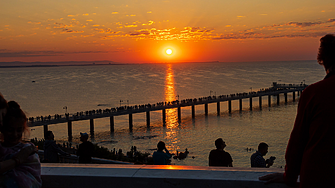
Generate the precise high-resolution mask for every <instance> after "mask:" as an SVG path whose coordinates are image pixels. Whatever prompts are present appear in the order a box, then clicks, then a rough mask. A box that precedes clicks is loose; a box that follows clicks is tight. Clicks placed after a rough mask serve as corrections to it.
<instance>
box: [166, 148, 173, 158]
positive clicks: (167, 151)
mask: <svg viewBox="0 0 335 188" xmlns="http://www.w3.org/2000/svg"><path fill="white" fill-rule="evenodd" d="M165 153H166V155H167V156H168V157H169V158H171V157H172V155H171V154H170V152H169V150H168V149H166V148H165Z"/></svg>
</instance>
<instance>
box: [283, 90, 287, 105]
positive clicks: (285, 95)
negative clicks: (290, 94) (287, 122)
mask: <svg viewBox="0 0 335 188" xmlns="http://www.w3.org/2000/svg"><path fill="white" fill-rule="evenodd" d="M284 97H285V104H287V93H284Z"/></svg>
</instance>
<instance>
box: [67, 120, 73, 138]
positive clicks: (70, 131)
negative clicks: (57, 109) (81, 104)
mask: <svg viewBox="0 0 335 188" xmlns="http://www.w3.org/2000/svg"><path fill="white" fill-rule="evenodd" d="M67 135H68V139H69V141H71V140H72V121H68V122H67Z"/></svg>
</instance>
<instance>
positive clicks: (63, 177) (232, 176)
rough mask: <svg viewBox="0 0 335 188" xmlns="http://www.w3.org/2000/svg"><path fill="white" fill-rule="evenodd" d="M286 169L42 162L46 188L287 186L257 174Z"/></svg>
mask: <svg viewBox="0 0 335 188" xmlns="http://www.w3.org/2000/svg"><path fill="white" fill-rule="evenodd" d="M274 172H283V169H271V168H270V169H258V168H236V167H234V168H228V167H197V166H173V165H166V166H158V165H119V164H42V180H43V187H44V188H105V187H114V188H115V187H120V188H128V187H129V188H134V187H135V188H151V187H152V188H156V187H157V188H171V187H173V188H188V187H190V188H198V187H199V188H210V187H215V188H217V187H224V188H235V187H245V188H254V187H255V188H256V187H257V188H263V187H264V188H286V187H287V186H286V185H285V184H270V185H264V182H262V181H259V180H258V177H260V176H263V175H265V174H269V173H274Z"/></svg>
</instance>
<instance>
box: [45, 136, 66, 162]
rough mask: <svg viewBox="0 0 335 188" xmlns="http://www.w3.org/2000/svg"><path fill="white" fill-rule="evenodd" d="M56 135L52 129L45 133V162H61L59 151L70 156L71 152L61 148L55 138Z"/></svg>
mask: <svg viewBox="0 0 335 188" xmlns="http://www.w3.org/2000/svg"><path fill="white" fill-rule="evenodd" d="M54 138H55V136H54V134H53V133H52V131H47V132H46V134H45V141H44V161H43V162H45V163H59V158H58V153H59V154H61V155H65V156H70V154H69V153H66V152H65V151H63V150H62V149H60V148H59V147H58V146H57V144H56V142H55V140H54Z"/></svg>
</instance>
